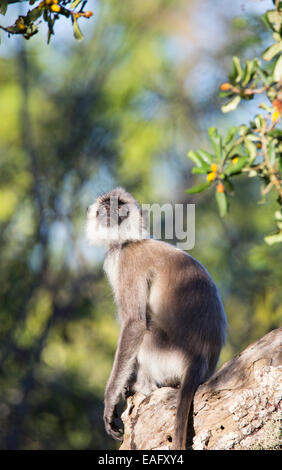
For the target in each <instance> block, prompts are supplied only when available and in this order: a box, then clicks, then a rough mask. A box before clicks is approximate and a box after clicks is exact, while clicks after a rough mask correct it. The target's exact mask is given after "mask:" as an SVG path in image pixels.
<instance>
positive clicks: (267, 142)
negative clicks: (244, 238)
mask: <svg viewBox="0 0 282 470" xmlns="http://www.w3.org/2000/svg"><path fill="white" fill-rule="evenodd" d="M274 4H275V9H274V10H270V11H267V12H266V13H265V14H264V15H263V17H262V18H263V21H264V23H265V24H266V26H267V27H268V28H269V29H270V30H271V31H272V34H273V39H274V41H275V43H274V44H272V45H271V46H270V47H268V48H267V49H266V50H265V51H264V52H263V54H262V59H264V61H266V62H268V63H267V64H266V65H265V66H262V64H261V61H260V60H259V59H258V58H254V59H253V60H247V61H246V63H245V65H244V66H242V65H241V62H240V59H239V58H238V57H233V70H232V73H231V74H230V75H229V81H228V82H225V83H222V84H221V86H220V90H221V92H220V96H221V97H222V98H228V100H227V102H226V103H225V104H224V105H223V106H222V108H221V110H222V112H224V113H227V112H230V111H234V110H235V109H236V108H237V106H238V105H239V103H240V102H241V100H246V101H249V100H251V99H253V98H254V96H255V95H262V96H263V98H264V101H263V102H262V103H261V104H260V108H261V109H262V110H263V112H262V113H261V114H258V115H256V116H254V118H253V119H252V121H251V122H250V123H249V124H248V125H245V124H243V125H241V126H233V127H231V129H230V130H229V132H228V133H227V135H226V136H225V137H223V136H221V135H220V134H219V132H218V130H217V129H216V128H215V127H211V128H210V129H209V131H208V132H209V138H210V140H211V143H212V147H213V152H212V153H210V152H207V151H205V150H203V149H199V150H197V151H193V150H190V151H189V152H188V155H187V156H188V157H189V158H190V160H192V162H193V163H194V164H195V167H193V168H192V173H193V174H205V175H206V177H205V181H204V182H202V183H200V184H198V185H196V186H194V187H192V188H190V189H187V190H186V192H187V193H188V194H195V193H199V192H201V191H204V190H206V189H207V188H209V187H211V186H215V189H216V190H215V197H216V201H217V204H218V207H219V212H220V215H221V216H222V217H223V216H225V215H226V213H227V211H228V208H229V198H230V196H234V194H235V188H234V184H233V179H234V177H235V176H237V175H241V174H243V173H246V174H247V175H248V176H249V177H250V178H258V179H259V180H260V181H261V182H262V186H261V194H262V197H263V202H264V201H265V196H266V194H267V193H268V192H269V191H271V190H272V189H273V190H274V191H276V194H277V202H278V204H279V210H277V211H276V212H275V220H276V223H277V232H276V233H274V234H271V235H269V236H267V237H265V241H266V242H267V243H269V244H272V243H276V242H281V241H282V211H281V206H282V181H281V173H282V131H281V130H280V129H279V124H280V123H281V113H282V2H278V1H275V2H274Z"/></svg>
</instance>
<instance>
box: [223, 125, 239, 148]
mask: <svg viewBox="0 0 282 470" xmlns="http://www.w3.org/2000/svg"><path fill="white" fill-rule="evenodd" d="M236 134H237V126H232V127H230V129H229V132H228V134H227V137H226V139H225V145H227V144H229V143H230V142H232V141H233V140H234V137H235V136H236Z"/></svg>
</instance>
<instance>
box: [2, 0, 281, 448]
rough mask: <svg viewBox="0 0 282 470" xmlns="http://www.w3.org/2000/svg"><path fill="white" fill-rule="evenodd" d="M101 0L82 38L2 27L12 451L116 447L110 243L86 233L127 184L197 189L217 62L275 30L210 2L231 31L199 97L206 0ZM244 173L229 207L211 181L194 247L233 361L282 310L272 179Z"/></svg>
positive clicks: (168, 192) (159, 198) (7, 435)
mask: <svg viewBox="0 0 282 470" xmlns="http://www.w3.org/2000/svg"><path fill="white" fill-rule="evenodd" d="M95 3H96V5H97V9H96V8H95V31H93V34H89V38H87V39H85V40H84V41H83V42H80V43H77V42H76V41H73V40H71V38H69V37H68V34H67V31H63V35H61V36H60V35H59V34H56V35H55V37H54V38H52V44H51V45H49V46H47V45H46V41H45V38H41V35H40V34H38V35H37V37H35V38H34V40H33V41H30V42H27V41H24V40H23V39H22V37H17V36H14V37H11V38H10V39H9V40H8V39H7V38H5V37H3V45H2V46H1V49H0V54H1V56H0V77H1V80H0V115H1V116H2V120H1V126H0V255H1V263H0V371H1V373H0V447H1V449H7V448H8V449H105V448H115V443H114V441H113V440H112V439H110V438H108V437H107V436H106V434H105V431H104V425H103V419H102V416H103V392H104V388H105V384H106V380H107V378H108V375H109V372H110V368H111V365H112V362H113V357H114V351H115V347H116V341H117V336H118V330H119V325H118V323H117V321H116V318H115V307H114V304H113V298H112V293H111V290H110V287H109V285H108V283H107V280H106V279H105V278H104V274H103V270H102V259H103V253H101V252H100V251H98V250H96V249H93V248H91V247H89V246H88V245H87V244H86V242H85V240H84V234H83V231H84V222H85V212H86V207H87V206H88V205H89V204H90V203H92V202H93V200H94V198H95V197H96V196H97V194H99V193H100V192H103V191H107V190H109V189H111V188H112V187H114V186H116V185H122V186H124V187H125V188H126V189H128V190H129V191H130V192H132V193H133V194H134V196H135V197H137V198H138V200H140V202H142V203H152V202H159V203H160V204H163V203H164V202H168V201H175V202H179V203H184V204H186V203H190V202H195V200H194V199H193V198H194V197H195V196H191V195H188V194H185V195H184V189H185V187H186V184H187V171H188V170H189V165H190V161H189V160H188V159H186V157H185V156H184V157H183V154H184V149H185V148H186V147H187V142H193V145H194V143H195V147H196V146H197V145H199V142H201V141H202V140H203V139H204V135H203V132H201V128H203V122H204V119H205V118H206V115H207V113H208V116H209V119H212V120H216V119H218V117H217V116H216V112H215V106H214V99H215V97H216V95H217V84H216V81H215V80H214V81H213V79H214V76H213V74H214V70H215V69H216V70H217V69H218V68H219V67H221V76H222V77H224V76H225V74H226V67H225V65H223V66H222V64H226V63H228V60H229V59H230V56H232V55H237V56H241V54H242V53H243V51H244V52H246V51H247V53H248V54H252V56H253V55H254V53H253V51H254V48H256V47H257V45H258V44H259V41H260V40H261V38H263V36H264V31H263V30H262V26H261V24H260V23H259V22H258V21H257V19H256V17H253V16H252V17H250V18H248V22H249V25H250V28H249V29H248V30H247V31H246V30H243V29H238V28H237V24H239V23H240V22H239V21H236V22H235V21H234V17H232V18H231V17H230V16H229V13H228V16H226V17H224V18H223V17H222V14H221V13H222V11H223V7H224V4H225V0H219V1H218V2H214V3H215V4H214V6H213V11H214V12H215V16H214V17H213V19H212V25H215V26H216V27H218V23H217V22H218V21H219V20H220V21H221V19H222V18H223V19H222V21H223V26H224V27H223V30H224V31H228V34H224V41H219V44H220V46H218V47H217V49H216V51H215V53H214V54H213V51H212V50H209V51H208V54H209V57H211V59H212V61H213V64H214V67H213V68H212V69H209V70H208V72H209V73H207V74H206V75H205V78H206V79H207V80H208V82H205V83H204V86H205V87H206V88H209V91H210V93H209V94H207V95H206V96H205V99H204V100H203V99H202V88H200V83H199V82H200V80H198V78H199V74H198V71H199V67H201V65H202V64H206V61H207V58H206V51H205V50H204V49H203V46H204V45H205V40H204V38H203V37H202V36H201V35H202V34H204V33H205V28H203V27H200V25H199V24H198V23H197V21H202V20H203V19H205V20H206V21H208V24H209V25H210V24H211V18H210V15H209V14H207V15H205V14H201V15H200V18H199V15H198V11H199V2H198V0H197V1H196V0H190V1H189V2H187V0H183V3H181V2H180V1H178V0H150V1H148V2H135V4H134V5H135V6H134V8H132V0H124V1H123V2H120V3H117V2H116V1H115V0H106V1H100V2H95ZM203 3H205V2H203ZM240 3H241V2H240ZM251 3H252V4H253V2H251ZM188 6H189V15H188V20H187V17H186V16H185V15H183V8H187V7H188ZM203 11H204V10H203ZM234 14H235V13H234ZM96 15H97V20H96ZM196 18H198V20H197V21H196ZM179 25H181V28H183V27H184V26H185V27H186V28H187V31H186V30H185V35H186V34H187V35H188V34H190V33H191V40H192V44H193V48H192V49H193V51H192V54H193V55H192V57H191V60H190V59H189V60H188V59H187V56H186V55H183V54H180V53H182V51H183V43H182V42H181V41H180V43H178V42H177V40H176V39H177V38H178V33H179V31H181V33H182V32H183V29H181V28H180V27H179ZM217 29H218V31H220V28H217ZM211 36H212V35H211ZM62 37H63V40H62ZM254 37H255V39H256V42H254V41H253V38H254ZM195 38H196V39H197V40H196V41H194V40H195ZM250 38H251V39H252V40H251V39H250ZM182 39H183V38H182ZM182 39H181V40H182ZM215 39H216V38H215ZM187 44H188V46H189V44H190V37H189V36H187V38H186V36H185V41H184V46H186V47H187ZM184 48H185V47H184ZM193 76H196V82H195V85H194V86H189V87H187V86H186V84H187V80H190V79H191V77H193ZM222 80H223V78H222ZM206 84H208V86H206ZM198 85H199V86H198ZM240 108H241V107H239V108H238V112H239V113H240ZM224 116H225V115H224ZM215 125H217V126H218V127H219V125H220V124H219V123H218V121H217V122H215ZM192 177H193V176H192ZM245 179H247V178H244V176H242V178H240V179H239V181H238V186H236V195H237V197H236V198H234V201H233V205H232V217H231V215H230V214H227V215H226V217H225V218H220V217H219V216H218V214H217V210H216V207H215V205H214V204H213V201H212V200H210V197H209V194H208V192H205V191H204V192H202V193H200V194H198V195H196V197H197V200H196V246H195V248H194V249H193V250H191V252H190V254H191V255H192V256H195V257H196V258H197V259H199V261H200V262H201V263H203V265H204V266H205V267H206V268H207V269H208V271H209V272H210V273H211V275H212V276H213V278H214V279H215V281H216V283H217V285H218V287H219V291H220V293H221V295H222V298H223V301H224V304H225V307H226V311H227V315H228V321H229V332H228V341H227V344H226V347H225V348H224V350H223V353H222V356H221V363H222V362H225V361H226V360H228V359H230V358H231V357H233V356H234V355H235V354H237V353H238V352H240V351H242V350H243V349H244V348H245V347H246V346H247V345H248V344H250V343H251V342H252V341H255V340H256V339H258V338H259V337H261V336H263V335H264V334H265V333H266V332H267V331H269V330H271V329H273V328H276V327H277V326H279V325H281V318H282V301H281V282H282V279H281V265H282V260H281V250H280V249H279V246H278V244H273V245H271V246H266V245H265V244H264V243H263V242H262V237H263V234H264V233H268V232H269V231H270V230H271V227H272V223H273V222H272V213H271V212H272V210H273V211H274V207H275V198H274V192H273V191H271V192H270V193H269V194H268V198H269V202H268V205H262V206H258V205H257V204H256V203H255V201H256V191H257V189H258V185H257V184H256V182H255V180H254V184H253V185H245Z"/></svg>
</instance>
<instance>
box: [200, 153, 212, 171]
mask: <svg viewBox="0 0 282 470" xmlns="http://www.w3.org/2000/svg"><path fill="white" fill-rule="evenodd" d="M198 154H199V155H200V157H201V158H202V159H203V160H204V162H205V163H207V165H208V167H209V166H210V164H211V163H213V161H214V155H212V154H211V153H209V152H206V151H205V150H202V149H199V150H198Z"/></svg>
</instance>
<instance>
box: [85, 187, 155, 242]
mask: <svg viewBox="0 0 282 470" xmlns="http://www.w3.org/2000/svg"><path fill="white" fill-rule="evenodd" d="M86 237H87V239H88V241H89V243H91V244H93V245H97V244H103V245H106V246H109V245H112V244H122V243H124V242H126V241H135V240H141V239H143V238H148V234H147V231H146V230H145V228H144V221H143V217H142V212H141V209H140V206H139V204H138V202H137V201H136V200H135V199H134V198H133V197H132V196H131V194H129V193H127V192H126V191H125V190H124V189H122V188H116V189H114V190H112V191H110V192H108V193H106V194H103V195H102V196H100V197H98V198H97V199H96V201H95V202H94V203H93V204H92V205H91V206H89V208H88V210H87V220H86Z"/></svg>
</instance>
